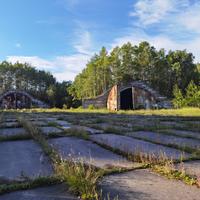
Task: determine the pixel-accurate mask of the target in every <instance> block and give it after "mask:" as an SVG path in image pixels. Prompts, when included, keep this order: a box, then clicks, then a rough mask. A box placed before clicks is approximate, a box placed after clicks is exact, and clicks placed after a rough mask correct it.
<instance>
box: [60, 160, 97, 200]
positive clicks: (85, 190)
mask: <svg viewBox="0 0 200 200" xmlns="http://www.w3.org/2000/svg"><path fill="white" fill-rule="evenodd" d="M57 174H58V176H59V177H60V179H61V180H62V181H64V182H65V183H66V184H67V185H68V186H69V188H70V190H71V191H72V192H74V193H76V194H78V195H80V196H81V199H88V200H89V199H97V200H98V192H97V188H96V183H97V181H98V179H99V178H100V177H101V173H99V172H97V171H96V170H95V169H94V168H92V166H88V167H86V166H85V165H84V164H83V162H79V163H77V162H75V161H71V162H68V161H62V162H61V163H60V164H59V165H57Z"/></svg>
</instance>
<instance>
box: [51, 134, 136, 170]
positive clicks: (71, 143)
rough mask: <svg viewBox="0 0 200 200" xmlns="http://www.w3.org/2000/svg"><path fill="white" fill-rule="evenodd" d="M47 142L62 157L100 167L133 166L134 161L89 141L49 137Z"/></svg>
mask: <svg viewBox="0 0 200 200" xmlns="http://www.w3.org/2000/svg"><path fill="white" fill-rule="evenodd" d="M49 143H50V144H51V145H52V146H53V147H54V148H55V149H56V150H58V152H59V154H60V155H61V156H62V157H63V158H64V159H74V160H75V161H80V162H85V163H87V164H92V165H94V166H97V167H101V168H103V167H105V168H109V167H112V166H115V167H126V168H130V167H133V166H135V164H134V163H132V162H129V161H127V160H126V159H125V158H123V157H122V156H119V155H117V154H114V153H113V152H111V151H108V150H106V149H104V148H102V147H100V146H98V145H96V144H94V143H93V142H91V141H86V140H83V139H79V138H75V137H63V138H55V139H50V140H49Z"/></svg>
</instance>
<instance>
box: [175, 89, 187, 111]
mask: <svg viewBox="0 0 200 200" xmlns="http://www.w3.org/2000/svg"><path fill="white" fill-rule="evenodd" d="M173 95H174V99H173V105H174V107H175V108H182V107H183V106H184V104H185V100H184V97H183V95H182V92H181V90H180V89H179V88H178V85H175V86H174V90H173Z"/></svg>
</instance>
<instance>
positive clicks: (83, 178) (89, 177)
mask: <svg viewBox="0 0 200 200" xmlns="http://www.w3.org/2000/svg"><path fill="white" fill-rule="evenodd" d="M18 120H19V122H20V123H21V124H22V125H23V127H24V128H25V129H26V130H27V131H28V132H29V133H30V134H31V135H32V137H33V139H35V140H36V141H37V142H38V143H39V144H40V146H41V147H42V149H43V151H44V152H45V153H46V154H47V155H48V156H49V157H50V159H51V161H52V163H53V167H54V171H55V175H56V177H58V178H59V180H60V181H61V182H64V183H66V184H67V186H68V187H69V190H70V191H72V192H73V193H74V194H76V195H79V196H80V197H81V199H83V200H100V198H101V197H100V195H99V192H98V190H97V182H98V180H99V178H100V177H102V175H103V170H99V169H96V168H94V167H92V166H91V165H85V164H84V163H83V161H82V162H81V161H80V162H77V161H75V160H73V159H71V160H63V159H62V158H61V157H60V156H59V154H58V153H57V152H56V151H55V150H54V149H53V148H52V147H51V146H50V145H49V143H48V141H47V140H46V138H45V137H44V136H43V135H42V134H41V133H40V130H39V129H38V128H37V127H36V126H34V125H33V124H32V123H31V122H30V121H27V120H25V119H23V118H21V117H18Z"/></svg>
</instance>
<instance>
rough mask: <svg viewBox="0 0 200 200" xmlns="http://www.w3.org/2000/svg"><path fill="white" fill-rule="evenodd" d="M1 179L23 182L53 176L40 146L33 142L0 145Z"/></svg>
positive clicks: (13, 142)
mask: <svg viewBox="0 0 200 200" xmlns="http://www.w3.org/2000/svg"><path fill="white" fill-rule="evenodd" d="M0 158H1V164H0V177H1V178H4V179H8V180H23V179H24V178H23V177H22V176H21V175H22V174H23V175H24V176H28V177H31V178H33V177H37V176H39V175H41V176H48V175H51V174H52V167H51V164H50V162H49V160H48V159H47V157H46V156H45V155H44V153H43V152H42V149H41V148H40V146H39V145H38V144H37V143H35V142H33V141H32V140H28V141H27V140H26V141H12V142H1V143H0Z"/></svg>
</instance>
